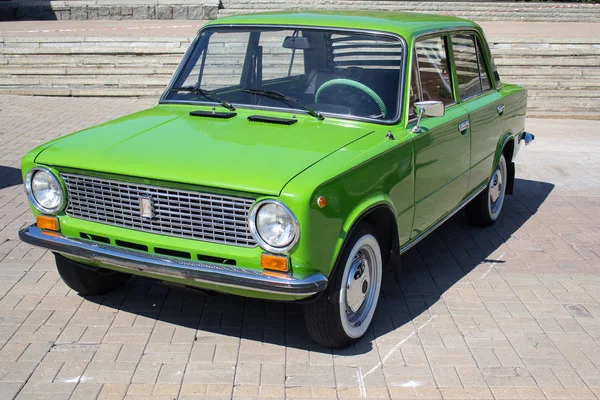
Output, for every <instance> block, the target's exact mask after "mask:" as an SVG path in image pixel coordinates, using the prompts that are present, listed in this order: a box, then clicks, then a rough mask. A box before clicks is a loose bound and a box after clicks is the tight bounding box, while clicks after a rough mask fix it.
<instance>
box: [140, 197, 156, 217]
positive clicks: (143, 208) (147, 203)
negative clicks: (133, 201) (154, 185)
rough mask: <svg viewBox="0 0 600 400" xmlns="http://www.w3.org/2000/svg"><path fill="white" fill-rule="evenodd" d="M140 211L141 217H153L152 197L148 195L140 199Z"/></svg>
mask: <svg viewBox="0 0 600 400" xmlns="http://www.w3.org/2000/svg"><path fill="white" fill-rule="evenodd" d="M140 213H141V214H142V217H143V218H147V219H152V218H154V204H152V199H151V198H150V197H142V198H141V199H140Z"/></svg>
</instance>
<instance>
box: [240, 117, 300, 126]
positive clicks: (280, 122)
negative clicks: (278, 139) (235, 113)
mask: <svg viewBox="0 0 600 400" xmlns="http://www.w3.org/2000/svg"><path fill="white" fill-rule="evenodd" d="M248 121H254V122H266V123H267V124H277V125H294V124H295V123H296V122H298V120H297V119H294V118H277V117H267V116H265V115H251V116H249V117H248Z"/></svg>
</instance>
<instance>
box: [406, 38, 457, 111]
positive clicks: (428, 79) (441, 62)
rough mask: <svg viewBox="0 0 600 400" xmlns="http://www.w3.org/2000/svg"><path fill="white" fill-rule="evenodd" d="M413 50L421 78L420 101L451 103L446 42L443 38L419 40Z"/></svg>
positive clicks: (452, 100)
mask: <svg viewBox="0 0 600 400" xmlns="http://www.w3.org/2000/svg"><path fill="white" fill-rule="evenodd" d="M415 50H416V54H417V62H418V67H419V75H420V78H421V97H422V98H421V99H420V100H424V101H426V100H433V101H441V102H442V103H444V105H448V104H451V103H453V102H454V99H453V98H452V84H451V83H450V74H449V71H450V70H449V68H448V52H447V49H446V40H445V39H444V38H443V37H433V38H427V39H423V40H419V41H418V42H417V43H416V45H415ZM411 107H412V106H411Z"/></svg>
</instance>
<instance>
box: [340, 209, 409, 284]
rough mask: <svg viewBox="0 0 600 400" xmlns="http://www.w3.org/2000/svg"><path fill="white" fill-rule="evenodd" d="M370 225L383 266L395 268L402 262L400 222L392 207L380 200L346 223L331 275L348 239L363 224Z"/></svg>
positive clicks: (352, 216)
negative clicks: (399, 235)
mask: <svg viewBox="0 0 600 400" xmlns="http://www.w3.org/2000/svg"><path fill="white" fill-rule="evenodd" d="M364 222H366V223H369V224H370V225H371V226H372V227H373V229H375V233H376V236H377V239H378V241H379V244H380V246H381V253H382V256H383V265H384V266H387V267H393V266H394V265H398V264H399V262H400V243H399V237H398V221H397V219H396V213H395V212H394V209H393V207H392V205H391V204H390V203H389V202H387V201H384V200H381V199H380V200H379V201H375V202H373V203H371V204H370V205H368V206H365V207H363V208H362V210H361V211H360V212H353V213H350V216H349V217H348V219H347V220H346V222H345V223H344V226H343V228H342V234H341V235H340V238H339V239H338V244H337V245H336V251H335V254H334V257H333V260H334V261H333V265H332V267H331V272H330V275H331V274H333V273H334V269H335V268H336V266H337V264H338V259H339V257H340V255H341V254H342V253H343V251H344V249H345V246H346V245H347V242H348V241H347V239H348V238H349V237H350V236H351V234H352V232H353V231H354V230H355V229H358V227H360V225H361V224H362V223H364Z"/></svg>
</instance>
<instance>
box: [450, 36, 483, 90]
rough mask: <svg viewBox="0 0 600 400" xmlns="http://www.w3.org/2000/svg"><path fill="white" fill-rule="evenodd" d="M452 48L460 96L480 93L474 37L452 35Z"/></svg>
mask: <svg viewBox="0 0 600 400" xmlns="http://www.w3.org/2000/svg"><path fill="white" fill-rule="evenodd" d="M452 49H453V50H454V64H455V65H456V76H457V78H458V90H459V93H460V97H461V98H462V99H467V98H469V97H472V96H475V95H477V94H479V93H481V92H482V89H481V78H480V75H479V62H478V60H477V47H476V45H475V37H474V36H473V35H453V36H452ZM488 84H489V83H488Z"/></svg>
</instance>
